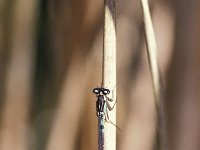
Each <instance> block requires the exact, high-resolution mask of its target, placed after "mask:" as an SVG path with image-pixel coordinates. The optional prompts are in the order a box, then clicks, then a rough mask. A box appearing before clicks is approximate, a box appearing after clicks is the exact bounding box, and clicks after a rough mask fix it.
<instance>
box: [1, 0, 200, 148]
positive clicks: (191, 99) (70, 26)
mask: <svg viewBox="0 0 200 150" xmlns="http://www.w3.org/2000/svg"><path fill="white" fill-rule="evenodd" d="M150 2H151V11H152V12H151V13H152V17H153V24H154V28H155V32H156V37H157V44H158V54H159V56H158V57H159V65H160V67H161V73H162V75H163V78H164V83H165V87H166V98H165V103H164V105H165V111H166V116H163V117H166V118H165V119H166V121H167V124H166V125H167V135H166V137H167V139H168V142H167V145H168V146H169V149H170V150H199V149H200V145H199V136H200V117H199V116H200V109H199V107H200V100H199V98H200V95H199V90H200V67H199V64H200V30H199V26H200V13H199V10H200V1H198V0H191V1H186V0H182V1H180V0H174V1H171V0H165V1H164V0H161V1H158V0H152V1H150ZM116 7H117V49H118V51H117V82H118V83H117V99H118V101H117V103H118V104H117V111H118V112H117V114H118V126H119V127H120V129H121V130H122V131H121V132H118V133H117V139H118V141H117V143H118V145H117V148H118V149H119V150H153V149H154V146H155V142H156V141H155V105H154V100H153V90H152V84H151V78H150V71H149V65H148V61H147V55H146V50H145V48H146V47H145V44H144V29H143V22H142V15H141V7H140V2H139V1H132V0H121V1H120V0H117V1H116ZM102 26H103V0H71V1H70V0H32V1H31V0H30V1H25V0H17V1H11V0H1V1H0V150H12V149H15V150H94V149H97V118H96V112H95V111H96V110H95V100H96V99H95V97H94V95H93V94H92V89H93V88H94V87H96V86H100V84H101V75H102V71H101V70H102V47H103V46H102V44H103V43H102V38H103V37H102Z"/></svg>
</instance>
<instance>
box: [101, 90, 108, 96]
mask: <svg viewBox="0 0 200 150" xmlns="http://www.w3.org/2000/svg"><path fill="white" fill-rule="evenodd" d="M102 92H103V94H104V95H107V94H109V93H110V90H109V89H103V91H102Z"/></svg>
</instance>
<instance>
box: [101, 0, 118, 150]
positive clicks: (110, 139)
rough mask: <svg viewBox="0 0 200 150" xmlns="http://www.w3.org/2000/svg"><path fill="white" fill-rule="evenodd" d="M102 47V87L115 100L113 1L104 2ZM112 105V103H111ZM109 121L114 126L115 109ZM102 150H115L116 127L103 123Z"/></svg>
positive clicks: (111, 112)
mask: <svg viewBox="0 0 200 150" xmlns="http://www.w3.org/2000/svg"><path fill="white" fill-rule="evenodd" d="M103 42H104V47H103V80H102V81H103V87H105V88H108V89H110V91H111V94H110V95H109V96H111V97H110V98H112V99H113V100H114V102H115V100H116V25H115V0H104V41H103ZM113 104H114V103H113ZM108 113H109V114H108V115H109V119H110V120H111V121H112V122H113V123H114V124H116V107H115V108H114V109H113V110H112V111H109V112H108ZM104 149H105V150H116V127H115V126H114V125H112V124H110V123H106V122H105V133H104Z"/></svg>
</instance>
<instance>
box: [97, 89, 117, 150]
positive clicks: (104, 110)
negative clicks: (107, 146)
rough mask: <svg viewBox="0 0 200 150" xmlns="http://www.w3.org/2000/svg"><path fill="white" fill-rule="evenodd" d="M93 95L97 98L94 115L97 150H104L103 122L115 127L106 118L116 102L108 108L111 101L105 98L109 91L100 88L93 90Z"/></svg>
mask: <svg viewBox="0 0 200 150" xmlns="http://www.w3.org/2000/svg"><path fill="white" fill-rule="evenodd" d="M93 93H94V94H95V95H96V97H97V101H96V114H97V117H98V135H99V136H98V143H99V150H103V149H104V121H106V122H108V123H111V124H113V125H114V126H116V125H115V124H114V123H113V122H112V121H110V119H109V116H108V110H109V111H111V110H112V109H113V108H114V107H115V104H116V102H115V104H114V105H113V107H111V106H110V104H109V102H112V101H113V100H112V99H111V98H109V97H108V96H107V95H108V94H109V93H110V90H109V89H106V88H102V87H101V88H94V89H93ZM116 127H117V126H116Z"/></svg>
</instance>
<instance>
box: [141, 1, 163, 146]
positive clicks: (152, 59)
mask: <svg viewBox="0 0 200 150" xmlns="http://www.w3.org/2000/svg"><path fill="white" fill-rule="evenodd" d="M141 6H142V11H143V17H144V27H145V37H146V45H147V53H148V61H149V65H150V71H151V77H152V82H153V90H154V99H155V104H156V113H157V114H156V115H157V142H158V149H162V150H163V149H165V148H166V143H165V142H166V141H165V140H164V139H163V138H164V136H163V135H164V133H163V132H164V131H165V129H164V128H163V127H164V126H163V125H161V123H162V124H163V122H161V119H163V118H161V116H162V117H164V114H163V113H164V110H163V108H162V102H161V101H162V100H163V92H164V90H163V85H162V82H161V81H162V80H161V77H160V73H159V66H158V61H157V45H156V39H155V34H154V30H153V25H152V21H151V16H150V11H149V6H148V0H141ZM160 113H161V114H160ZM164 147H165V148H164Z"/></svg>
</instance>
